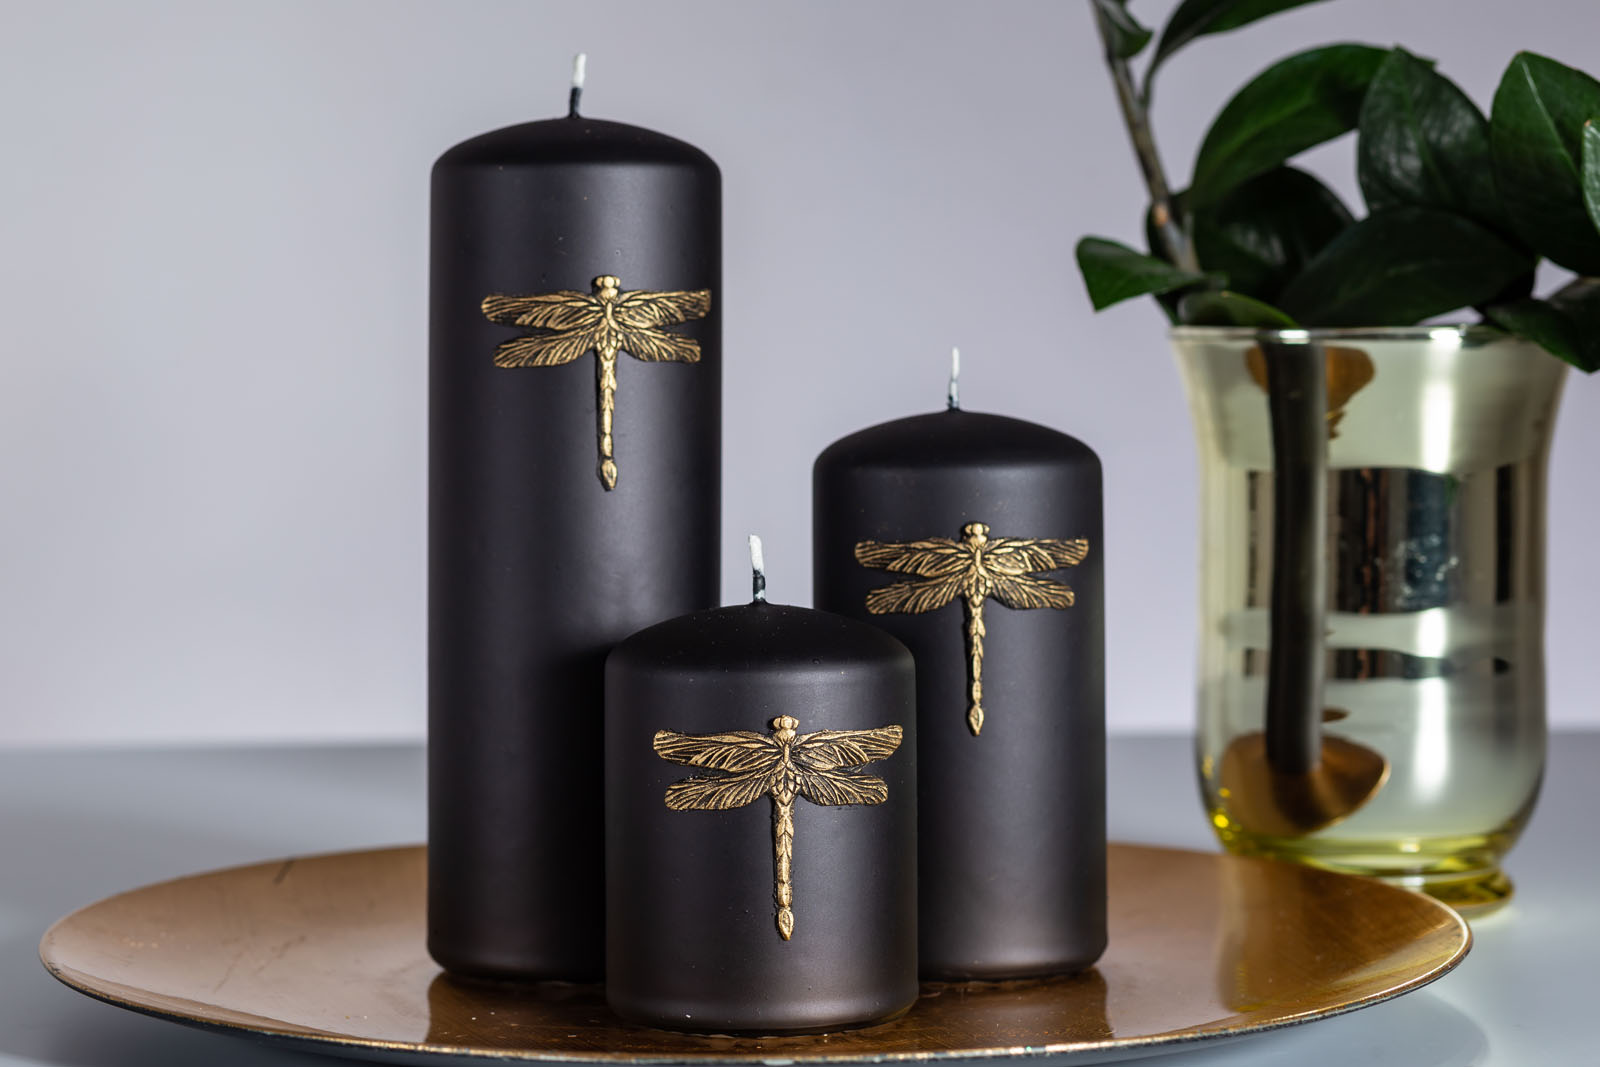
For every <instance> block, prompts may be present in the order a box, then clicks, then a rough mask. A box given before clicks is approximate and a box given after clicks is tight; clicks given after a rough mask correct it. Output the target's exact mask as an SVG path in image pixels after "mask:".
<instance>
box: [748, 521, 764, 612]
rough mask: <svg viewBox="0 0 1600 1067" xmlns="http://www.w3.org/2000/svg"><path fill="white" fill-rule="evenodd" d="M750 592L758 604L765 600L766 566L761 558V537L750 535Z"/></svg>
mask: <svg viewBox="0 0 1600 1067" xmlns="http://www.w3.org/2000/svg"><path fill="white" fill-rule="evenodd" d="M750 592H751V598H752V599H753V600H754V601H755V602H756V603H758V604H765V603H766V602H767V567H766V564H765V563H764V562H762V559H761V538H760V537H758V536H756V535H755V534H751V535H750Z"/></svg>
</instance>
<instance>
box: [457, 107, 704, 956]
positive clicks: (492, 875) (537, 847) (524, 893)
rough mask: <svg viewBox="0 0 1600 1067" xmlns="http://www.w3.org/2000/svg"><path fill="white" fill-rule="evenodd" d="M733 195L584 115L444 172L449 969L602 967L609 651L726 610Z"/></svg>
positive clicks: (461, 157) (484, 139) (490, 146)
mask: <svg viewBox="0 0 1600 1067" xmlns="http://www.w3.org/2000/svg"><path fill="white" fill-rule="evenodd" d="M574 95H575V96H576V94H574ZM574 103H575V101H574ZM720 199H721V192H720V177H719V175H718V172H717V167H716V165H715V164H714V163H713V162H712V161H711V160H710V159H709V158H708V157H707V156H706V155H705V154H704V153H702V152H701V151H700V150H699V149H696V148H694V147H692V146H690V145H687V144H684V143H683V142H681V141H677V140H674V139H672V138H670V137H666V136H663V135H662V134H659V133H652V132H651V131H649V130H643V129H638V128H636V127H632V126H625V125H621V124H618V123H614V122H600V121H597V120H594V119H589V118H583V117H579V116H578V115H577V113H576V107H574V109H573V113H572V115H571V116H569V117H568V118H564V119H556V120H552V121H546V122H534V123H528V124H526V125H521V126H513V127H510V128H508V129H502V130H497V131H495V132H493V133H488V134H484V135H483V136H481V137H476V138H473V139H472V140H469V141H466V142H464V143H462V144H459V145H457V146H455V147H454V148H452V149H450V150H449V151H448V152H446V153H445V154H444V155H443V156H442V157H440V159H439V161H438V162H437V164H435V166H434V169H433V220H432V245H433V247H432V306H431V324H432V325H431V346H430V347H431V365H432V369H431V384H430V399H431V405H430V433H429V438H430V462H429V478H430V505H429V506H430V511H429V620H428V631H429V635H428V636H429V650H428V651H429V660H428V665H429V698H428V699H429V717H428V721H429V811H428V819H429V825H428V845H429V852H428V859H429V864H428V947H429V950H430V952H431V953H432V954H433V956H434V958H435V959H436V960H437V961H438V962H439V963H440V964H442V965H443V966H444V967H446V968H448V969H450V970H452V971H456V972H458V973H465V974H472V975H480V976H488V977H505V978H523V979H566V980H597V979H598V978H599V977H600V976H601V973H602V957H603V954H604V933H603V905H602V900H603V892H602V881H603V866H604V859H603V849H602V844H601V827H602V821H603V816H602V810H603V791H602V786H601V776H600V766H601V760H602V756H601V750H602V716H603V707H604V702H603V698H602V690H601V685H602V677H603V670H604V662H605V656H606V654H607V652H609V651H610V649H611V647H612V646H613V645H614V644H615V643H616V642H617V641H619V640H621V639H622V638H623V637H625V636H627V635H628V634H630V633H632V632H633V631H635V630H637V629H639V628H641V627H643V626H647V625H649V624H651V623H654V622H659V621H661V620H662V619H666V618H670V617H672V616H675V615H680V614H683V613H684V612H688V611H693V610H697V609H700V608H706V607H711V606H713V605H715V604H716V603H717V602H718V599H719V598H718V597H717V584H718V582H717V578H718V574H717V560H718V531H719V521H720V516H719V479H720V466H721V436H720V418H721V353H720V351H719V344H718V337H719V324H718V312H717V307H718V299H719V298H720V295H721V294H720V292H719V291H718V287H719V284H720V271H721V258H720V257H721V230H720V227H721V217H720V216H721V204H720Z"/></svg>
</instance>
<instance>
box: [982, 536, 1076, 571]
mask: <svg viewBox="0 0 1600 1067" xmlns="http://www.w3.org/2000/svg"><path fill="white" fill-rule="evenodd" d="M1088 554H1089V542H1088V541H1087V540H1086V539H1084V538H1082V537H1075V538H1073V539H1072V540H1070V541H1062V540H1056V539H1054V538H1048V537H1041V538H1035V539H1032V540H1023V539H1022V538H1019V537H994V538H990V540H989V544H988V545H987V546H986V547H985V548H984V550H983V562H984V565H985V566H986V567H987V568H988V569H989V571H990V572H991V573H998V574H1027V573H1028V572H1029V571H1056V570H1060V569H1061V568H1062V567H1076V566H1077V565H1078V564H1080V563H1082V562H1083V560H1084V557H1086V556H1087V555H1088Z"/></svg>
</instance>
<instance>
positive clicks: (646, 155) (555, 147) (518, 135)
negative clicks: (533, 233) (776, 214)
mask: <svg viewBox="0 0 1600 1067" xmlns="http://www.w3.org/2000/svg"><path fill="white" fill-rule="evenodd" d="M613 162H616V163H663V164H686V165H689V166H695V167H709V168H711V169H712V170H717V164H716V162H715V161H714V160H713V159H712V158H711V157H710V156H709V155H707V154H706V153H705V152H703V151H702V150H701V149H699V148H696V147H695V146H694V145H692V144H690V143H689V142H688V141H683V140H679V139H678V138H676V137H672V136H670V135H668V134H665V133H660V132H658V131H656V130H651V129H646V128H645V127H643V126H633V125H630V124H628V123H626V122H612V121H610V120H607V119H596V118H590V117H589V116H587V115H576V116H567V115H563V116H561V117H559V118H549V119H538V120H535V121H533V122H520V123H517V124H515V125H513V126H502V127H500V128H499V129H495V130H489V131H487V132H485V133H480V134H478V135H477V136H475V137H469V138H467V139H466V140H465V141H462V142H461V143H460V144H457V145H454V146H452V147H451V148H449V149H447V150H446V151H445V152H444V154H443V155H441V156H440V157H439V159H438V160H437V161H436V162H435V163H434V166H435V167H473V166H496V167H502V166H539V165H546V164H551V163H557V164H564V163H613Z"/></svg>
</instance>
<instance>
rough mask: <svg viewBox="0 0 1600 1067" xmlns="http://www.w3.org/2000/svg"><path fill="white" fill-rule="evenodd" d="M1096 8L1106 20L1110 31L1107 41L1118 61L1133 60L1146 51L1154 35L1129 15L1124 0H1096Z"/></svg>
mask: <svg viewBox="0 0 1600 1067" xmlns="http://www.w3.org/2000/svg"><path fill="white" fill-rule="evenodd" d="M1094 6H1095V7H1096V8H1097V9H1098V10H1099V12H1100V14H1101V16H1102V17H1103V18H1104V19H1105V24H1106V28H1107V29H1108V30H1109V31H1110V32H1109V33H1108V34H1107V39H1108V40H1109V41H1110V42H1111V50H1112V51H1113V52H1115V53H1116V56H1117V58H1118V59H1132V58H1133V57H1134V56H1136V55H1138V54H1139V53H1140V52H1143V51H1144V46H1145V45H1147V44H1149V43H1150V38H1151V37H1152V36H1153V34H1152V33H1151V31H1150V30H1149V29H1147V28H1145V27H1144V26H1141V25H1139V20H1137V19H1135V18H1134V17H1133V16H1132V15H1130V14H1128V9H1127V7H1126V6H1125V5H1124V0H1094Z"/></svg>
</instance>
